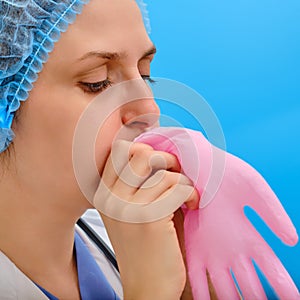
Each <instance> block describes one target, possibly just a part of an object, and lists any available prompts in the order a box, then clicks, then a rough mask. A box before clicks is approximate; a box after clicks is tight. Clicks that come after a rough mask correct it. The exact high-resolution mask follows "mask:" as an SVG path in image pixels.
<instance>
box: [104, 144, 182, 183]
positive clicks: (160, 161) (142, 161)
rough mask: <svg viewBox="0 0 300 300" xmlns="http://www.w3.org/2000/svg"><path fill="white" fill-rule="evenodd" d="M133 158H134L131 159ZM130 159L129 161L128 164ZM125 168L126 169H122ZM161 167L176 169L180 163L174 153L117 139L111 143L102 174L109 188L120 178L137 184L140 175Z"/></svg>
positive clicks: (145, 174)
mask: <svg viewBox="0 0 300 300" xmlns="http://www.w3.org/2000/svg"><path fill="white" fill-rule="evenodd" d="M133 158H134V160H133V161H131V160H132V159H133ZM130 161H131V163H130V164H129V165H128V163H129V162H130ZM125 168H127V171H124V169H125ZM162 168H165V169H169V170H173V171H178V170H180V165H179V163H178V161H177V158H176V157H175V156H174V155H171V154H169V153H166V152H162V151H154V150H153V148H152V147H151V146H149V145H146V144H142V143H132V142H128V141H125V140H117V141H115V142H114V143H113V145H112V149H111V153H110V155H109V158H108V160H107V163H106V165H105V168H104V171H103V175H102V176H103V180H104V181H105V184H106V185H107V187H109V188H110V187H112V186H113V185H114V184H115V183H116V181H117V180H120V179H123V181H124V182H127V183H128V184H130V185H133V186H137V185H138V184H140V183H141V182H142V180H143V178H141V177H143V176H147V175H149V174H150V173H151V170H153V169H154V170H155V169H162ZM122 172H123V174H122ZM120 176H121V178H120ZM130 178H132V179H130ZM144 179H145V178H144Z"/></svg>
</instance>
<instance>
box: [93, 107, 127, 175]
mask: <svg viewBox="0 0 300 300" xmlns="http://www.w3.org/2000/svg"><path fill="white" fill-rule="evenodd" d="M121 126H122V122H121V118H120V113H119V111H115V112H114V113H113V114H111V115H110V116H109V118H108V119H107V120H106V121H105V122H104V123H103V125H102V126H101V128H100V129H99V132H98V135H97V139H96V143H95V161H96V165H97V168H98V171H99V174H102V172H103V169H104V166H105V162H106V160H107V158H108V156H109V154H110V150H111V145H112V143H113V140H114V138H115V137H116V135H117V134H118V132H119V130H120V128H121Z"/></svg>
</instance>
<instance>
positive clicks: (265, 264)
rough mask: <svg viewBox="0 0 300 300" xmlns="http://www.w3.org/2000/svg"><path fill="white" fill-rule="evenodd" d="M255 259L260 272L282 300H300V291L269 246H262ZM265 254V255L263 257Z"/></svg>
mask: <svg viewBox="0 0 300 300" xmlns="http://www.w3.org/2000/svg"><path fill="white" fill-rule="evenodd" d="M262 247H263V248H261V249H260V250H259V249H258V251H257V255H256V256H255V257H254V260H255V262H256V263H257V265H258V267H259V268H260V270H261V271H262V272H263V273H264V275H265V276H266V278H267V279H268V281H269V283H270V285H271V286H272V287H273V288H274V290H275V292H276V293H277V296H278V297H279V298H280V299H291V300H292V299H300V296H299V291H298V289H297V287H296V285H295V283H294V282H293V280H292V278H291V276H290V275H289V273H288V272H287V271H286V269H285V268H284V266H283V265H282V263H281V262H280V260H279V259H278V258H277V256H276V255H275V253H274V252H273V251H272V249H271V248H270V247H269V246H268V245H262ZM261 253H264V255H261Z"/></svg>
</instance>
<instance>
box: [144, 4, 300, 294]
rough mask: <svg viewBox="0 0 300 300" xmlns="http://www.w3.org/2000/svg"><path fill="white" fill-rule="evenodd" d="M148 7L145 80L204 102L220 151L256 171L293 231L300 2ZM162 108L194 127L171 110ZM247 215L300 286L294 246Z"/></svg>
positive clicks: (299, 132)
mask: <svg viewBox="0 0 300 300" xmlns="http://www.w3.org/2000/svg"><path fill="white" fill-rule="evenodd" d="M148 2H149V3H148V10H149V14H150V19H151V27H152V33H151V38H152V40H153V41H154V43H155V44H156V46H157V48H158V53H157V56H156V58H155V60H154V61H153V65H152V75H153V76H154V77H155V76H157V77H166V78H170V79H175V80H178V81H180V82H183V83H185V84H187V85H189V86H190V87H192V88H194V89H196V90H197V91H198V92H199V93H200V94H201V95H202V96H203V97H204V98H205V99H206V100H207V101H208V102H209V104H210V105H211V107H212V108H213V110H214V111H215V113H216V114H217V116H218V118H219V120H220V122H221V125H222V128H223V131H224V134H225V138H226V144H227V151H229V152H231V153H234V154H235V155H237V156H239V157H241V158H243V159H244V160H246V161H247V162H249V163H250V164H251V165H253V166H254V167H255V168H256V169H257V170H258V171H259V172H260V173H261V174H263V176H264V177H265V178H266V180H267V181H268V182H269V184H270V185H271V186H272V188H273V190H274V191H275V192H276V194H277V195H278V197H279V198H280V200H281V202H282V203H283V205H284V207H285V209H286V211H287V213H288V214H289V215H290V217H291V219H292V220H293V222H294V224H295V226H296V228H297V230H298V232H300V217H299V211H300V201H299V200H300V197H299V186H300V185H299V180H300V2H299V0H284V1H282V0H280V1H278V0H242V1H241V0H239V1H233V0H227V1H224V0H214V1H212V0H190V1H189V0H186V1H178V0H173V1H151V2H150V1H148ZM161 109H162V113H163V114H169V115H171V116H173V117H174V118H176V119H177V120H178V121H179V122H181V123H182V124H183V125H184V126H186V127H190V128H194V129H197V127H195V126H194V125H193V123H192V121H191V120H190V123H189V120H188V119H186V116H184V117H183V116H181V114H180V113H178V112H176V111H175V110H173V108H172V107H164V106H161ZM195 109H197V107H195ZM250 218H251V219H252V220H253V222H254V223H255V224H256V226H257V228H258V229H259V230H260V232H261V233H262V234H263V236H264V238H265V239H266V240H267V241H268V242H269V243H270V245H271V246H272V248H273V249H274V250H275V252H276V254H277V255H278V256H279V258H280V259H281V261H282V262H283V264H284V265H285V267H286V268H287V270H288V272H289V273H290V274H291V276H292V277H293V279H294V281H295V283H296V285H297V287H298V289H299V288H300V270H299V267H300V244H299V243H298V245H297V246H296V247H293V248H291V247H288V246H285V245H283V244H282V243H281V241H279V239H277V238H276V237H275V236H274V235H273V234H272V233H271V231H270V230H269V229H268V228H267V227H266V226H265V225H264V223H263V222H262V221H260V219H259V218H257V217H256V216H255V215H254V214H253V213H252V214H250Z"/></svg>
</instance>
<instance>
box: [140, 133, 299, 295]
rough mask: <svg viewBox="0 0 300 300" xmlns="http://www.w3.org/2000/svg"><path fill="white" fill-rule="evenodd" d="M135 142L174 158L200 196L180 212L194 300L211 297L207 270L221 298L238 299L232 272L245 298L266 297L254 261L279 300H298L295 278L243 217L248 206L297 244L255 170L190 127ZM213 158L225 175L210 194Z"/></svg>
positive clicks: (285, 217) (288, 241)
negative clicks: (194, 206)
mask: <svg viewBox="0 0 300 300" xmlns="http://www.w3.org/2000/svg"><path fill="white" fill-rule="evenodd" d="M136 141H138V142H141V143H145V144H149V145H151V146H152V147H153V148H154V149H156V150H161V151H166V152H169V153H173V154H174V155H176V156H177V158H178V160H179V162H180V164H181V167H182V169H183V173H184V174H185V175H187V176H188V177H190V178H191V179H192V180H193V182H194V184H195V187H196V188H197V190H198V191H199V193H200V195H201V200H200V209H199V210H187V209H186V208H183V211H184V213H185V220H184V230H185V247H186V256H187V266H188V273H189V278H190V282H191V286H192V291H193V295H194V299H196V300H206V299H210V297H209V290H208V284H207V278H206V270H207V271H208V272H209V274H210V277H211V280H212V283H213V285H214V287H215V291H216V293H217V295H218V298H219V299H220V300H222V299H225V300H234V299H240V296H239V294H238V292H237V289H236V287H235V284H234V281H233V279H232V276H231V273H230V270H232V272H233V273H234V275H235V277H236V279H237V282H238V285H239V287H240V289H241V292H242V296H243V298H244V299H249V300H250V299H251V300H262V299H266V295H265V292H264V290H263V287H262V285H261V283H260V281H259V278H258V276H257V274H256V271H255V269H254V266H253V263H252V259H254V261H255V262H256V263H257V265H258V266H259V268H260V269H261V271H262V272H263V273H264V274H265V276H266V277H267V279H268V280H269V282H270V284H271V285H272V287H273V288H274V290H275V291H276V293H277V295H278V297H279V298H280V299H285V300H294V299H300V297H299V292H298V290H297V287H296V286H295V284H294V282H293V280H292V279H291V277H290V276H289V274H288V273H287V271H286V270H285V268H284V267H283V265H282V264H281V262H280V261H279V259H278V258H277V256H276V255H275V254H274V252H273V251H272V249H271V248H270V247H269V245H268V244H267V243H266V242H265V241H264V240H263V238H262V237H261V236H260V235H259V233H258V232H257V231H256V229H255V228H254V227H253V225H252V224H251V223H250V222H249V220H248V219H247V217H246V216H245V214H244V207H245V206H250V207H251V208H253V209H254V210H255V211H256V212H257V213H258V214H259V215H260V216H261V217H262V218H263V219H264V221H265V222H266V223H267V225H268V226H269V227H270V228H271V229H272V230H273V231H274V232H275V233H276V235H277V236H278V237H279V238H280V239H281V240H282V241H283V242H284V243H286V244H288V245H291V246H292V245H295V244H296V243H297V241H298V236H297V233H296V230H295V228H294V226H293V224H292V222H291V220H290V219H289V217H288V215H287V214H286V212H285V211H284V208H283V207H282V205H281V204H280V202H279V200H278V199H277V197H276V195H275V194H274V193H273V191H272V190H271V188H270V187H269V186H268V184H267V183H266V181H265V180H264V179H263V177H262V176H261V175H260V174H259V173H258V172H257V171H255V170H254V169H253V168H252V167H251V166H250V165H248V164H247V163H245V162H244V161H242V160H241V159H239V158H237V157H235V156H233V155H231V154H228V153H226V152H225V151H222V150H220V149H218V148H216V147H214V146H212V145H211V144H210V143H209V142H208V141H207V140H206V138H205V137H204V136H203V135H202V134H201V133H200V132H196V131H192V130H188V129H183V128H156V129H154V130H151V131H149V132H147V133H144V134H142V135H141V136H140V137H138V138H137V139H136ZM216 157H217V160H218V164H219V165H220V164H221V169H220V168H219V170H218V172H219V173H220V170H222V171H223V172H224V173H223V177H222V178H221V177H220V178H221V180H220V182H219V183H220V184H219V186H218V188H215V191H214V193H215V194H214V195H213V193H212V190H211V188H209V189H210V191H208V190H207V187H209V185H210V187H211V186H213V185H214V184H215V185H216V183H217V184H218V182H213V181H214V180H215V181H218V179H217V177H218V176H214V174H213V173H214V170H216V169H218V167H219V166H218V164H217V165H216V164H215V163H214V162H213V161H214V160H215V158H216ZM222 157H223V159H222ZM215 161H216V160H215ZM222 161H223V163H224V165H223V166H224V167H222ZM197 163H199V168H198V167H197ZM212 166H213V168H212ZM215 175H216V174H215ZM202 200H203V201H204V202H205V203H203V202H202ZM201 206H202V207H203V206H204V208H201Z"/></svg>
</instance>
